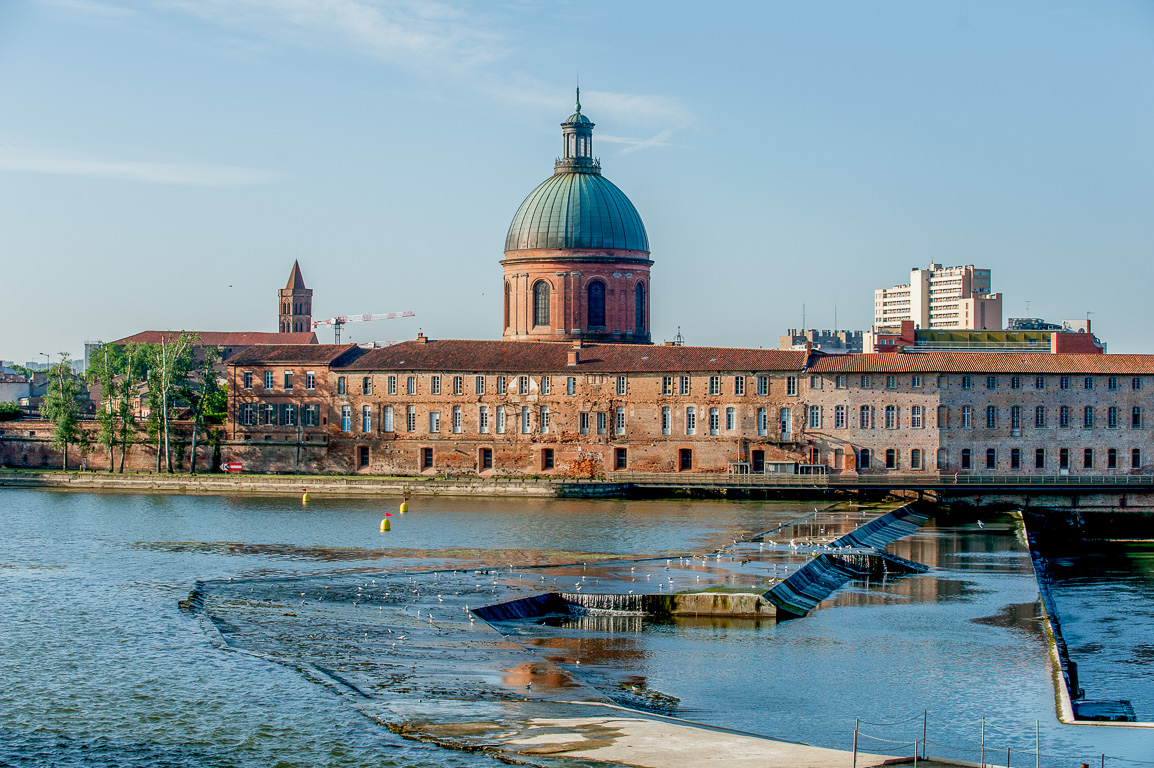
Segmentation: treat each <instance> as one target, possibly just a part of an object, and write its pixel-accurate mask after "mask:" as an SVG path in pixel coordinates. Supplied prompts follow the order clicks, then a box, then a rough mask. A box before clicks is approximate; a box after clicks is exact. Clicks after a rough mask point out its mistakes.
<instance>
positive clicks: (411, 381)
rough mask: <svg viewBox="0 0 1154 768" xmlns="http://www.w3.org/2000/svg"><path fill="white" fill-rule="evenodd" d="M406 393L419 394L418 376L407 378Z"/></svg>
mask: <svg viewBox="0 0 1154 768" xmlns="http://www.w3.org/2000/svg"><path fill="white" fill-rule="evenodd" d="M405 394H406V395H415V394H417V377H416V376H409V377H408V378H406V379H405Z"/></svg>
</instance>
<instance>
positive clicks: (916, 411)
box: [910, 405, 923, 429]
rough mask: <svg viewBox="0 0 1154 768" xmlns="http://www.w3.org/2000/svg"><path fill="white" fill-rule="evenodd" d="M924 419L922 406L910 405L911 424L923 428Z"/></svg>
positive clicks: (913, 426) (915, 427) (916, 427)
mask: <svg viewBox="0 0 1154 768" xmlns="http://www.w3.org/2000/svg"><path fill="white" fill-rule="evenodd" d="M922 421H923V419H922V406H920V405H914V406H910V426H911V427H912V428H914V429H921V428H922Z"/></svg>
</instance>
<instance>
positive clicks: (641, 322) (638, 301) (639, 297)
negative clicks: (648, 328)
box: [633, 283, 645, 333]
mask: <svg viewBox="0 0 1154 768" xmlns="http://www.w3.org/2000/svg"><path fill="white" fill-rule="evenodd" d="M633 318H634V319H633V327H634V329H635V330H636V331H637V333H645V284H644V283H638V284H637V287H636V288H634V289H633Z"/></svg>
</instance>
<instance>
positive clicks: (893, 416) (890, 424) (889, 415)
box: [885, 405, 898, 429]
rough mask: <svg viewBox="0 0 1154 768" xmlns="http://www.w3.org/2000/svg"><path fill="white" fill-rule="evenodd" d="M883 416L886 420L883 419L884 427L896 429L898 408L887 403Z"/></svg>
mask: <svg viewBox="0 0 1154 768" xmlns="http://www.w3.org/2000/svg"><path fill="white" fill-rule="evenodd" d="M885 418H886V420H885V425H886V426H885V428H886V429H897V428H898V409H897V406H894V405H887V406H886V410H885Z"/></svg>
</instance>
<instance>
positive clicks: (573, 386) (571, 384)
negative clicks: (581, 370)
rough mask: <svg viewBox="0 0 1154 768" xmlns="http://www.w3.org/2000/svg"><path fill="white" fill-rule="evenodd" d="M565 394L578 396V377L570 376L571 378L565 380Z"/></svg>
mask: <svg viewBox="0 0 1154 768" xmlns="http://www.w3.org/2000/svg"><path fill="white" fill-rule="evenodd" d="M565 394H567V395H575V394H577V377H576V376H570V377H569V378H567V379H565Z"/></svg>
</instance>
